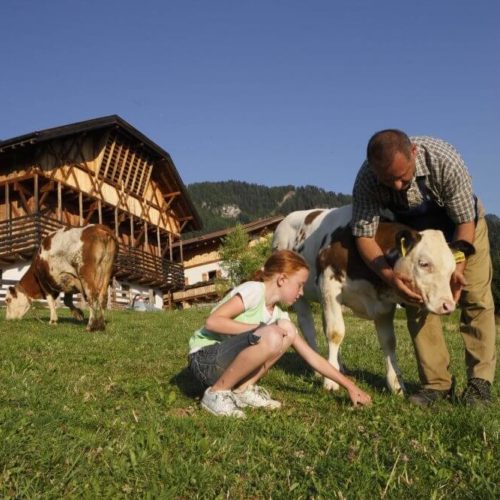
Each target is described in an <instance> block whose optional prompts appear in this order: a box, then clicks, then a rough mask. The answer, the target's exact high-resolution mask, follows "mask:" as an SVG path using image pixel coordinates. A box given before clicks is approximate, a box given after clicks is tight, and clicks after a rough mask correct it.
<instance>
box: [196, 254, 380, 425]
mask: <svg viewBox="0 0 500 500" xmlns="http://www.w3.org/2000/svg"><path fill="white" fill-rule="evenodd" d="M308 275H309V268H308V266H307V263H306V262H305V260H304V259H303V258H302V257H301V256H300V255H299V254H297V253H295V252H292V251H290V250H280V251H277V252H274V253H273V254H272V255H271V257H269V259H268V260H267V261H266V263H265V265H264V268H263V270H261V271H258V272H257V273H256V274H255V276H254V277H253V280H252V281H248V282H245V283H243V284H241V285H239V286H237V287H236V288H234V289H233V290H232V291H231V292H230V293H229V294H228V295H226V297H224V298H223V299H222V301H221V302H220V303H219V304H218V305H217V306H216V307H215V308H214V309H213V310H212V312H211V314H210V316H209V317H208V318H207V321H206V323H205V326H204V327H203V328H201V329H199V330H197V331H196V332H195V334H194V335H193V336H192V337H191V339H190V342H189V347H190V352H189V366H190V369H191V371H192V373H193V374H194V376H195V377H196V378H197V379H198V380H199V381H200V382H202V383H203V384H204V385H205V386H208V388H207V389H206V391H205V393H204V395H203V398H202V400H201V406H202V407H203V408H204V409H205V410H207V411H209V412H211V413H213V414H215V415H228V416H233V417H244V416H245V414H244V413H243V411H242V410H241V408H244V407H246V406H252V407H258V408H268V409H277V408H279V407H280V406H281V403H280V402H279V401H276V400H274V399H272V398H271V396H270V395H269V393H268V392H267V391H266V390H265V389H263V388H262V387H260V386H258V385H257V382H258V381H259V380H260V379H261V378H262V377H263V376H264V375H265V374H266V373H267V371H268V370H269V369H270V368H271V367H272V366H273V365H274V364H275V363H276V361H278V359H280V357H281V356H282V355H283V354H284V353H285V352H286V350H287V349H288V348H289V347H293V349H295V351H296V352H297V353H298V354H299V355H300V356H301V357H302V358H303V359H304V360H305V361H306V362H307V363H308V364H309V365H310V366H311V367H312V368H313V369H314V370H316V371H317V372H319V373H321V374H322V375H324V376H325V377H328V378H330V379H332V380H334V381H335V382H337V383H338V384H340V385H341V386H343V387H344V388H345V389H346V390H347V391H348V393H349V397H350V398H351V401H352V402H353V404H354V405H357V404H361V405H368V404H370V402H371V399H370V396H369V395H368V394H366V393H365V392H363V391H362V390H361V389H360V388H359V387H357V386H356V384H354V383H353V382H352V381H351V380H349V379H348V378H347V377H345V376H344V375H342V374H341V373H340V372H339V371H338V370H337V369H336V368H335V367H333V366H332V365H331V364H330V363H328V361H327V360H326V359H324V358H322V357H321V356H320V355H319V354H317V353H316V352H315V351H314V350H313V349H311V348H310V347H309V345H308V344H307V343H306V342H305V341H304V340H303V339H302V337H301V336H300V335H299V334H298V333H297V329H296V328H295V326H294V324H293V323H292V322H291V321H290V319H289V317H288V314H287V313H286V312H285V311H283V310H282V309H281V308H280V307H279V305H278V304H285V305H291V304H293V303H294V302H295V301H296V300H297V299H298V298H299V297H301V296H302V294H303V289H304V284H305V283H306V281H307V278H308Z"/></svg>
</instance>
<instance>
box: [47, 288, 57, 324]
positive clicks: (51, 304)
mask: <svg viewBox="0 0 500 500" xmlns="http://www.w3.org/2000/svg"><path fill="white" fill-rule="evenodd" d="M46 298H47V304H48V305H49V310H50V324H51V325H57V311H56V299H55V298H54V297H52V295H47V297H46Z"/></svg>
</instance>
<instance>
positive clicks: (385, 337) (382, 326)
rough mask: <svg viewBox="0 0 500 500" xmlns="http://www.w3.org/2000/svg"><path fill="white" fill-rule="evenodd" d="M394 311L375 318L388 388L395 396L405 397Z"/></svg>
mask: <svg viewBox="0 0 500 500" xmlns="http://www.w3.org/2000/svg"><path fill="white" fill-rule="evenodd" d="M394 311H395V307H394V308H393V309H392V311H391V312H389V313H387V314H384V315H381V316H378V317H377V318H375V328H376V330H377V336H378V341H379V343H380V347H381V348H382V351H383V353H384V356H385V364H386V370H387V372H386V373H387V375H386V376H387V386H388V387H389V389H390V390H391V392H392V393H393V394H397V395H399V396H404V393H405V386H404V383H403V378H402V376H401V370H400V369H399V366H398V363H397V360H396V335H395V334H394Z"/></svg>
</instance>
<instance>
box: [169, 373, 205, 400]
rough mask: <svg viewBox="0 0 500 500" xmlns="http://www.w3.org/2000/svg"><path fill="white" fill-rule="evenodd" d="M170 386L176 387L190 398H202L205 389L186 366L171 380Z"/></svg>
mask: <svg viewBox="0 0 500 500" xmlns="http://www.w3.org/2000/svg"><path fill="white" fill-rule="evenodd" d="M169 383H170V384H173V385H176V386H177V387H178V388H179V389H180V391H181V392H182V393H183V394H184V395H185V396H187V397H189V398H196V397H201V395H202V394H203V391H204V390H205V387H204V386H203V384H202V383H201V382H198V380H196V378H195V377H194V375H193V374H192V373H191V371H190V370H189V368H188V367H187V366H186V367H185V368H183V369H182V370H181V371H180V372H179V373H177V374H175V375H174V376H173V377H172V378H171V379H170V380H169Z"/></svg>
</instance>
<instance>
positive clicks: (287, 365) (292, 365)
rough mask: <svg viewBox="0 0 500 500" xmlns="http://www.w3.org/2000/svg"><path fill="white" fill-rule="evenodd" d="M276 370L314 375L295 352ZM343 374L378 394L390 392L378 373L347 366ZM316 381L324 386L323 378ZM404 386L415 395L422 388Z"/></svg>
mask: <svg viewBox="0 0 500 500" xmlns="http://www.w3.org/2000/svg"><path fill="white" fill-rule="evenodd" d="M276 368H278V369H281V370H283V371H284V372H286V373H290V374H292V375H295V376H297V377H306V376H310V375H312V374H313V371H312V369H311V368H310V367H309V366H308V365H307V363H306V362H305V361H303V360H302V358H300V356H298V355H297V354H296V353H293V352H286V353H285V354H284V355H283V356H282V357H281V359H280V360H279V361H278V363H276ZM342 372H343V373H344V375H346V376H347V377H349V378H351V379H352V380H354V382H357V381H363V382H364V383H366V384H367V385H369V386H370V388H372V389H374V390H376V391H377V392H386V393H387V392H389V389H388V388H387V384H386V379H385V376H382V375H379V374H378V373H373V372H370V371H367V370H363V369H360V368H350V367H347V366H345V365H344V369H343V370H342ZM316 379H317V381H318V384H319V385H322V384H323V380H322V377H316ZM404 384H405V388H406V392H407V393H408V394H413V393H415V392H417V391H418V389H419V388H420V385H419V384H418V383H415V382H409V381H407V380H405V381H404Z"/></svg>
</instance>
